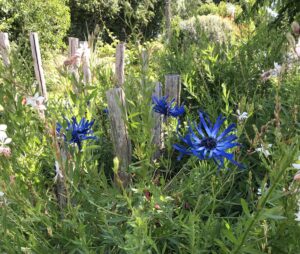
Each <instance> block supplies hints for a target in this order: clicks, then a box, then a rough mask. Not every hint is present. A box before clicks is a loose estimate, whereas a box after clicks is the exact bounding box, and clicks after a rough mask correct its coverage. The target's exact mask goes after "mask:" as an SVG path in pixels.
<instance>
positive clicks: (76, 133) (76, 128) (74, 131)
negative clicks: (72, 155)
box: [56, 116, 97, 151]
mask: <svg viewBox="0 0 300 254" xmlns="http://www.w3.org/2000/svg"><path fill="white" fill-rule="evenodd" d="M65 120H66V122H67V125H68V126H67V128H66V131H67V132H68V133H70V138H69V140H68V138H67V137H68V135H67V136H66V135H64V134H63V136H64V139H65V141H67V142H69V143H70V144H72V143H74V144H77V146H78V148H79V151H80V150H81V148H82V141H83V140H88V139H93V140H95V139H97V137H96V136H93V135H92V134H93V131H92V129H91V128H92V126H93V124H94V120H93V121H91V122H90V121H88V120H86V119H85V118H84V117H83V118H82V119H81V120H80V122H79V123H78V122H77V119H76V117H74V116H73V117H72V118H71V121H69V120H68V119H66V118H65ZM61 129H62V125H61V124H59V123H57V124H56V132H57V133H58V134H60V132H61Z"/></svg>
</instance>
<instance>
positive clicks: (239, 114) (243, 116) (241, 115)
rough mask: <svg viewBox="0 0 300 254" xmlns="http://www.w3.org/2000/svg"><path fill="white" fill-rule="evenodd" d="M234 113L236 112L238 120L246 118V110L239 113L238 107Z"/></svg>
mask: <svg viewBox="0 0 300 254" xmlns="http://www.w3.org/2000/svg"><path fill="white" fill-rule="evenodd" d="M236 113H237V119H238V121H239V122H242V121H244V120H246V119H247V118H248V113H247V112H243V113H242V114H241V112H240V110H239V109H238V110H237V111H236Z"/></svg>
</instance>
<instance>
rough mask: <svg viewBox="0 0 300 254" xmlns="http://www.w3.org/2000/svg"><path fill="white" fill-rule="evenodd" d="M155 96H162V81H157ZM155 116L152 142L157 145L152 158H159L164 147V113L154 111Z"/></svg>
mask: <svg viewBox="0 0 300 254" xmlns="http://www.w3.org/2000/svg"><path fill="white" fill-rule="evenodd" d="M153 96H156V97H157V98H161V97H162V84H161V83H160V82H157V83H156V85H155V88H154V92H153ZM153 118H154V127H153V129H152V135H153V139H152V143H153V145H154V147H155V152H154V154H153V156H152V159H153V160H155V159H158V158H159V156H160V150H161V149H162V147H163V136H162V135H163V132H162V115H161V114H159V113H156V112H153Z"/></svg>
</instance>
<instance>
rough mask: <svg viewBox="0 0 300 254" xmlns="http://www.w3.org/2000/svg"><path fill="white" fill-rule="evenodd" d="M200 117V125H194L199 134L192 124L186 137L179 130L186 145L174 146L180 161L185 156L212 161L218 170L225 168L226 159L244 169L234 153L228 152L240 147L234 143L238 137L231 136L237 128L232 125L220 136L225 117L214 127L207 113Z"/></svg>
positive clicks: (219, 119) (218, 120) (219, 118)
mask: <svg viewBox="0 0 300 254" xmlns="http://www.w3.org/2000/svg"><path fill="white" fill-rule="evenodd" d="M199 117H200V123H199V124H198V125H197V124H196V123H194V124H193V125H194V127H195V130H196V131H197V134H196V133H195V131H194V130H193V128H192V126H191V124H189V126H188V133H187V134H186V135H185V136H181V135H180V133H179V132H178V130H177V133H178V135H179V137H180V139H181V140H182V141H183V142H184V143H185V144H186V146H182V145H179V144H175V145H173V147H174V148H175V149H176V150H178V151H179V152H180V156H179V157H178V159H181V157H182V156H183V155H194V156H197V157H198V158H199V159H200V160H207V159H212V160H213V161H214V162H215V163H216V164H217V165H218V168H222V167H224V159H228V160H229V161H231V162H232V163H233V164H234V165H236V166H238V167H240V168H243V167H244V166H243V165H241V164H240V163H238V162H236V161H235V160H234V155H233V154H232V153H228V152H226V150H228V149H230V148H233V147H236V146H240V144H239V143H237V142H234V141H235V140H236V139H237V136H236V135H234V134H230V133H231V132H232V131H233V130H234V128H235V127H236V126H235V124H230V125H229V126H228V127H227V128H226V129H225V130H224V131H223V132H221V133H220V134H219V132H220V128H221V126H222V124H223V123H224V121H225V120H226V118H225V117H224V118H223V117H222V115H220V116H219V117H218V118H217V121H216V123H215V124H214V125H213V124H212V123H211V121H210V120H209V117H208V116H207V115H206V114H205V113H202V112H199Z"/></svg>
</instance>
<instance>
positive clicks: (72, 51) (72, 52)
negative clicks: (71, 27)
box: [68, 37, 79, 58]
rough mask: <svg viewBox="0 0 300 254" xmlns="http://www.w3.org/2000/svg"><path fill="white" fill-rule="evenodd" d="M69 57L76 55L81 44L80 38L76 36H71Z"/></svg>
mask: <svg viewBox="0 0 300 254" xmlns="http://www.w3.org/2000/svg"><path fill="white" fill-rule="evenodd" d="M68 39H69V58H70V57H72V56H74V55H75V53H76V50H77V49H78V46H79V39H78V38H74V37H69V38H68Z"/></svg>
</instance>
